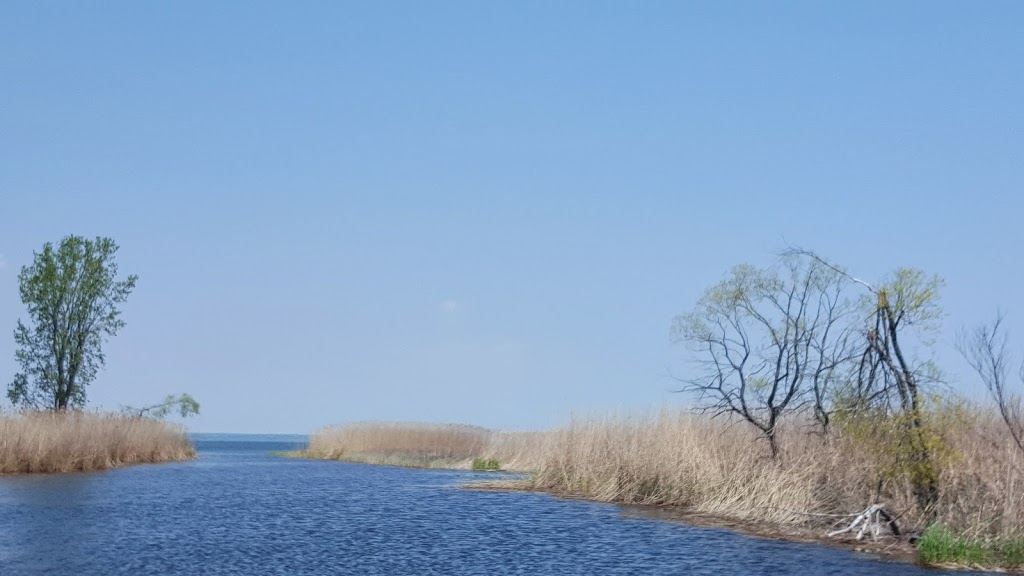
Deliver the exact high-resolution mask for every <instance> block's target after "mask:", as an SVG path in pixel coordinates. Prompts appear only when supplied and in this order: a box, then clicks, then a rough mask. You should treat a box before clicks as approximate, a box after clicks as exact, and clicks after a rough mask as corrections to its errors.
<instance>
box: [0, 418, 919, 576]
mask: <svg viewBox="0 0 1024 576" xmlns="http://www.w3.org/2000/svg"><path fill="white" fill-rule="evenodd" d="M254 440H262V441H254ZM269 440H274V441H269ZM298 442H299V441H298V440H296V439H294V438H293V439H289V440H287V441H281V439H268V438H245V437H225V438H220V439H214V438H212V437H200V438H198V439H197V448H198V449H199V454H200V458H199V460H197V461H195V462H187V463H179V464H160V465H146V466H136V467H131V468H124V469H120V470H113V471H109V472H103V473H90V474H70V475H56V476H18V477H2V478H0V575H2V576H28V575H41V574H46V575H54V574H56V575H59V574H68V575H76V576H89V575H97V576H100V575H102V576H108V575H111V574H131V575H132V576H142V575H148V574H153V575H169V574H187V575H211V576H219V575H226V574H245V575H259V574H288V575H303V574H309V575H314V574H315V575H324V574H365V575H381V576H403V575H415V576H420V575H431V574H437V575H445V576H457V575H487V576H494V575H495V574H524V575H530V576H542V575H553V576H554V575H568V574H579V575H591V574H636V575H644V576H660V575H669V574H679V575H684V574H737V575H741V576H744V575H759V574H764V575H772V576H779V575H782V574H799V575H801V576H809V575H812V574H844V575H858V574H864V575H875V574H897V575H912V574H936V572H934V571H929V570H924V569H921V568H917V567H914V566H910V565H905V564H894V563H883V562H879V561H876V560H872V559H870V558H864V557H859V556H857V555H855V554H853V553H850V552H846V551H842V550H835V549H831V548H827V547H823V546H816V545H810V544H791V543H783V542H775V541H771V540H761V539H755V538H749V537H745V536H741V535H738V534H735V533H731V532H728V531H726V530H720V529H713V528H695V527H691V526H686V525H683V524H678V523H673V522H665V521H659V520H651V519H643V518H631V517H626V516H624V515H623V514H622V511H621V510H620V509H619V508H618V507H616V506H611V505H602V504H593V503H588V502H583V501H568V500H559V499H556V498H552V497H549V496H546V495H541V494H518V493H511V494H510V493H497V492H476V491H469V490H462V489H459V488H458V487H457V486H458V485H460V484H461V483H465V482H467V481H472V480H477V479H480V478H493V477H494V476H492V475H487V474H484V473H471V472H447V471H430V470H407V469H403V468H392V467H374V466H365V465H359V464H345V463H340V462H320V461H306V460H291V459H283V458H276V457H273V456H271V455H270V454H269V452H271V451H274V450H289V449H293V448H295V447H296V445H297V443H298Z"/></svg>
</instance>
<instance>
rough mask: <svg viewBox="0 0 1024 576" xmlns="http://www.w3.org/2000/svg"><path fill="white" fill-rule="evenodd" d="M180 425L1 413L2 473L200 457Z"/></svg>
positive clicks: (119, 418)
mask: <svg viewBox="0 0 1024 576" xmlns="http://www.w3.org/2000/svg"><path fill="white" fill-rule="evenodd" d="M195 454H196V453H195V450H194V449H193V447H192V443H191V442H190V441H189V439H188V436H187V435H186V434H185V431H184V429H183V428H182V427H181V426H177V425H174V424H171V423H168V422H164V421H161V420H155V419H152V418H138V417H131V416H126V415H119V414H101V413H94V412H79V411H67V412H51V411H45V412H26V413H21V414H11V415H0V474H20V473H33V472H85V471H93V470H105V469H108V468H116V467H119V466H125V465H128V464H146V463H156V462H170V461H176V460H188V459H191V458H195Z"/></svg>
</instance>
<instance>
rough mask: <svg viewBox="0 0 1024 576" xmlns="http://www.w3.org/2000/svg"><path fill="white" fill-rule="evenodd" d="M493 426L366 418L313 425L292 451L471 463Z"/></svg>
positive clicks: (353, 458) (394, 461) (352, 458)
mask: <svg viewBox="0 0 1024 576" xmlns="http://www.w3.org/2000/svg"><path fill="white" fill-rule="evenodd" d="M493 435H494V433H493V432H491V431H490V430H487V429H486V428H480V427H478V426H464V425H460V424H423V423H414V422H366V423H353V424H345V425H342V426H328V427H325V428H321V429H319V430H317V431H316V432H315V433H313V435H312V436H311V437H310V439H309V447H308V448H307V449H306V450H304V451H302V452H298V453H295V454H293V455H294V456H300V457H306V458H317V459H323V460H342V461H347V462H362V463H366V464H385V465H395V466H409V467H414V468H453V469H459V468H469V467H471V466H472V462H473V459H474V458H475V457H479V456H480V455H481V454H482V453H484V452H485V451H486V450H487V447H488V445H490V443H491V439H492V436H493Z"/></svg>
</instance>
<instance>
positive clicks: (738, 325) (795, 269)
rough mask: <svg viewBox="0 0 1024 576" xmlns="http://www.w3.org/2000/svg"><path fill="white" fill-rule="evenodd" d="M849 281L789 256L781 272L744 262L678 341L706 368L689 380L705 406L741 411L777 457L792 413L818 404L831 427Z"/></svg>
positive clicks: (713, 291) (687, 322)
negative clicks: (783, 423) (831, 391)
mask: <svg viewBox="0 0 1024 576" xmlns="http://www.w3.org/2000/svg"><path fill="white" fill-rule="evenodd" d="M845 282H846V279H845V277H844V276H842V275H840V274H837V273H836V272H835V271H833V270H831V269H830V268H828V267H827V266H824V265H822V264H821V263H819V262H815V261H811V262H808V261H805V260H801V259H799V258H790V257H784V258H783V259H782V261H781V265H780V266H779V267H775V268H769V269H759V268H756V267H753V266H748V265H741V266H736V267H735V268H733V269H732V272H731V273H730V275H729V276H728V277H727V278H726V279H725V280H724V281H722V282H721V283H719V284H717V285H715V286H712V287H710V288H708V289H707V290H706V291H705V292H704V295H703V296H702V297H701V298H700V300H699V301H698V303H697V306H696V307H695V308H694V310H692V311H691V312H689V313H687V314H683V315H680V316H677V317H676V318H675V320H674V322H673V329H672V336H673V340H674V342H676V343H683V344H686V345H687V346H688V347H689V348H690V350H691V351H692V352H693V354H694V361H695V363H696V364H697V366H698V367H699V369H700V372H701V373H700V374H699V375H698V376H697V377H694V378H689V379H685V380H683V383H684V386H683V391H688V392H692V393H696V394H697V396H698V401H699V402H700V403H701V408H702V409H703V410H704V411H706V412H711V413H713V414H715V415H721V414H735V415H738V416H739V417H741V418H742V419H743V420H745V421H746V422H748V423H750V424H751V425H753V426H754V427H756V428H757V429H758V430H759V431H760V433H761V434H762V435H763V437H764V438H765V439H766V440H767V441H768V444H769V446H770V448H771V454H772V457H773V458H774V457H776V456H778V454H779V445H778V438H777V428H778V425H779V422H780V420H781V419H782V418H783V417H784V416H785V415H787V414H789V413H793V412H797V411H799V410H802V409H804V408H806V407H808V406H813V407H814V409H815V415H816V416H817V417H818V418H819V421H821V422H822V425H823V426H824V427H826V428H827V426H828V414H829V411H828V405H827V398H828V387H829V385H830V384H831V383H832V382H833V381H834V379H835V375H836V374H837V371H838V369H839V367H840V365H841V363H842V362H844V361H845V359H846V357H847V354H846V352H845V347H846V345H847V343H848V341H849V339H848V338H847V336H846V335H847V331H846V329H845V328H844V321H845V316H846V314H847V313H848V311H849V303H848V302H847V301H846V300H845V299H844V298H843V296H842V290H843V286H844V284H845Z"/></svg>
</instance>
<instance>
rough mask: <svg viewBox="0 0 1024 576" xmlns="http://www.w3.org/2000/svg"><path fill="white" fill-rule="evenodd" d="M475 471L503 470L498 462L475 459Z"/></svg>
mask: <svg viewBox="0 0 1024 576" xmlns="http://www.w3.org/2000/svg"><path fill="white" fill-rule="evenodd" d="M473 470H501V467H500V466H498V461H497V460H493V459H491V460H488V459H487V458H473Z"/></svg>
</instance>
